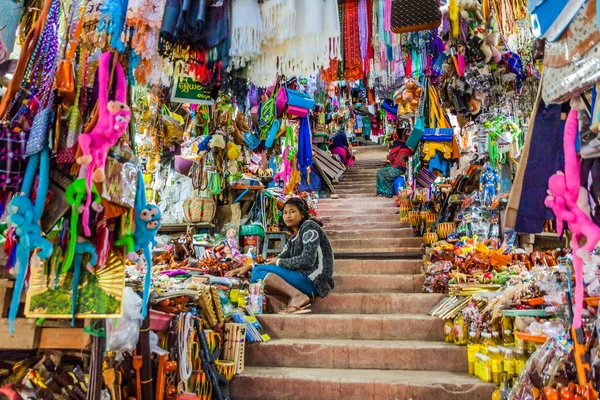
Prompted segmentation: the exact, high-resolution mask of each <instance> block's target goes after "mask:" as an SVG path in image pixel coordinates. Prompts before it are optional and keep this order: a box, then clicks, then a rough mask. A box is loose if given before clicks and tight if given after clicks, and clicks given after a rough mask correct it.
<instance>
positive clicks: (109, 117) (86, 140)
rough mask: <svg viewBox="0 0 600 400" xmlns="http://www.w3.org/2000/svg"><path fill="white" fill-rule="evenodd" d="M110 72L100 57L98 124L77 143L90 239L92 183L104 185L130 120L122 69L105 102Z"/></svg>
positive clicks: (107, 57)
mask: <svg viewBox="0 0 600 400" xmlns="http://www.w3.org/2000/svg"><path fill="white" fill-rule="evenodd" d="M110 70H111V54H110V53H109V52H106V53H103V54H102V55H101V56H100V61H99V65H98V122H97V123H96V125H95V126H94V128H93V129H92V131H91V132H89V133H85V134H81V135H79V138H78V142H79V148H80V149H81V152H82V156H81V157H79V158H77V163H78V164H79V165H86V166H87V172H86V176H85V179H86V187H87V199H86V202H85V207H84V208H83V220H82V223H83V231H84V234H85V236H90V234H91V232H90V227H89V215H90V206H91V203H92V185H93V182H104V178H105V171H104V166H105V164H106V155H107V153H108V150H109V149H110V148H111V147H112V146H114V145H115V144H116V143H117V141H118V140H119V138H120V137H121V135H122V134H123V133H124V132H125V130H126V129H127V125H128V124H129V121H130V120H131V110H130V109H129V106H128V105H127V103H126V102H127V82H126V80H125V73H124V72H123V68H122V67H121V65H120V64H119V63H118V62H117V63H116V66H115V85H114V88H115V100H110V101H109V100H108V96H109V80H110Z"/></svg>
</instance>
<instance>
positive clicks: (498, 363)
mask: <svg viewBox="0 0 600 400" xmlns="http://www.w3.org/2000/svg"><path fill="white" fill-rule="evenodd" d="M488 357H489V358H490V364H491V367H492V382H494V383H495V384H499V383H500V378H501V376H502V361H503V360H502V356H501V355H500V350H499V349H498V348H497V347H495V346H489V347H488Z"/></svg>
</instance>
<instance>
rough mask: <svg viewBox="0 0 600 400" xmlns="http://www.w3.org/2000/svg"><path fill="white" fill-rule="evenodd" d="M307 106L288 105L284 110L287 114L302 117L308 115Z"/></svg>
mask: <svg viewBox="0 0 600 400" xmlns="http://www.w3.org/2000/svg"><path fill="white" fill-rule="evenodd" d="M308 111H309V109H308V108H304V107H299V106H290V105H289V104H288V106H287V107H286V109H285V112H286V113H287V114H289V115H293V116H296V117H300V118H304V117H306V116H307V115H308Z"/></svg>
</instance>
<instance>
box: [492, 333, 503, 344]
mask: <svg viewBox="0 0 600 400" xmlns="http://www.w3.org/2000/svg"><path fill="white" fill-rule="evenodd" d="M492 339H494V343H496V346H499V345H501V344H502V339H501V338H500V332H498V331H492Z"/></svg>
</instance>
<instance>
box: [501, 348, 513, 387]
mask: <svg viewBox="0 0 600 400" xmlns="http://www.w3.org/2000/svg"><path fill="white" fill-rule="evenodd" d="M502 371H504V372H506V375H507V376H508V379H511V378H512V377H513V376H515V358H514V356H513V351H512V350H511V349H509V348H505V350H504V361H503V364H502Z"/></svg>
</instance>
